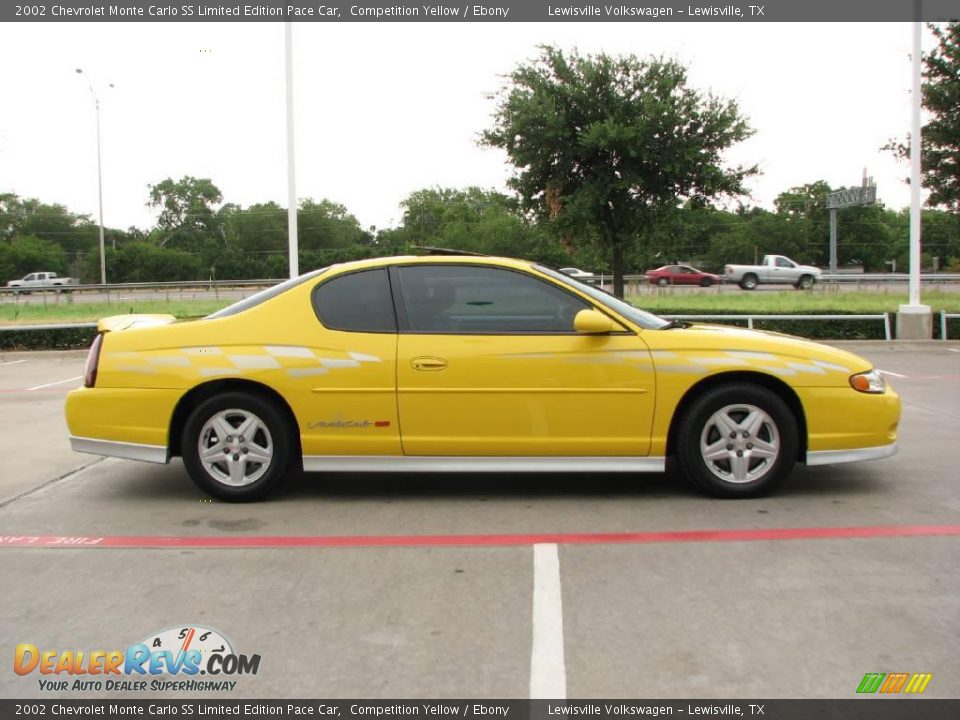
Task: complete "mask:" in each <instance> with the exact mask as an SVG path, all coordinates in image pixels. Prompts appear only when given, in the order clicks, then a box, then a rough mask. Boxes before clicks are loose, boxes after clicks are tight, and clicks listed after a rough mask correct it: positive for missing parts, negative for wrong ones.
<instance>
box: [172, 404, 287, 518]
mask: <svg viewBox="0 0 960 720" xmlns="http://www.w3.org/2000/svg"><path fill="white" fill-rule="evenodd" d="M218 417H219V419H220V420H223V421H225V422H226V423H227V424H228V425H229V426H230V427H231V428H233V429H234V430H236V429H240V428H241V427H242V425H243V423H244V422H245V420H247V419H249V418H251V417H253V418H255V419H256V420H257V423H258V427H257V429H256V430H255V431H254V435H253V436H252V437H243V436H240V435H236V436H233V435H228V436H227V437H228V439H229V440H230V443H229V444H227V445H226V448H225V449H227V450H230V451H231V452H226V453H224V459H223V460H222V461H219V460H218V461H216V462H208V463H205V462H204V461H203V460H202V459H201V457H200V445H201V443H203V444H204V445H206V446H207V447H208V448H209V449H211V450H213V449H215V448H219V447H222V446H224V445H225V443H224V442H223V440H224V438H221V437H220V436H219V434H218V432H217V430H216V428H215V427H213V426H212V422H213V420H214V418H218ZM208 423H211V425H210V426H208ZM294 432H295V428H291V427H290V423H289V422H288V420H287V418H286V417H285V416H284V414H283V413H282V412H281V411H280V410H279V408H278V407H277V406H276V404H275V403H274V402H272V401H270V400H268V399H266V398H264V397H261V396H258V395H254V394H250V393H245V392H226V393H223V394H221V395H215V396H214V397H212V398H209V399H208V400H205V401H204V402H202V403H201V404H200V405H199V406H197V408H196V409H195V410H194V411H193V412H192V413H190V417H189V418H188V419H187V422H186V424H185V425H184V427H183V436H182V440H181V444H180V448H181V452H182V454H183V464H184V467H186V469H187V472H188V473H190V477H191V479H192V480H193V482H194V483H196V485H197V487H199V488H200V489H201V490H203V491H204V492H206V493H208V494H210V495H212V496H213V497H215V498H218V499H220V500H226V501H227V502H251V501H254V500H260V499H262V498H263V497H265V496H266V495H267V494H269V493H270V492H272V491H273V490H275V489H276V488H277V487H278V486H279V485H280V484H281V483H282V482H283V481H284V480H285V479H286V477H287V476H288V475H289V474H291V465H292V460H293V453H292V448H293V447H295V445H294V443H293V442H292V437H293V433H294ZM249 453H252V454H254V455H257V454H258V453H259V454H262V455H263V456H264V457H269V461H268V462H263V463H255V462H249V461H247V460H246V456H247V455H248V454H249ZM217 457H218V458H219V455H218V456H217ZM231 468H234V469H236V472H237V474H238V476H239V477H237V478H236V479H237V481H238V482H237V484H231V482H230V480H229V478H228V476H229V475H230V474H231ZM237 468H239V469H237ZM261 471H262V472H261Z"/></svg>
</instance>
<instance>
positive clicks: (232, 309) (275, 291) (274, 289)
mask: <svg viewBox="0 0 960 720" xmlns="http://www.w3.org/2000/svg"><path fill="white" fill-rule="evenodd" d="M329 269H330V266H327V267H324V268H320V269H319V270H314V271H313V272H308V273H304V274H303V275H298V276H297V277H295V278H290V279H289V280H285V281H284V282H282V283H279V284H277V285H271V286H270V287H268V288H266V289H264V290H261V291H260V292H258V293H255V294H253V295H251V296H250V297H248V298H244V299H243V300H240V301H239V302H235V303H234V304H233V305H228V306H227V307H225V308H223V310H217V312H215V313H213V314H212V315H207V317H206V318H204V319H205V320H216V319H217V318H223V317H228V316H230V315H236V314H237V313H241V312H243V311H244V310H249V309H250V308H252V307H256V306H257V305H259V304H260V303H264V302H266V301H267V300H269V299H270V298H274V297H276V296H277V295H279V294H280V293H283V292H286V291H287V290H289V289H290V288H293V287H296V286H297V285H299V284H300V283H305V282H306V281H307V280H312V279H313V278H315V277H317V276H319V275H321V274H323V273H325V272H326V271H327V270H329Z"/></svg>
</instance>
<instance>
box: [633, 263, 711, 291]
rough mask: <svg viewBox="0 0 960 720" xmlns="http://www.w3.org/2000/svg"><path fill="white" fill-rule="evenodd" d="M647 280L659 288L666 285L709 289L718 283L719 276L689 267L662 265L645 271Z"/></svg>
mask: <svg viewBox="0 0 960 720" xmlns="http://www.w3.org/2000/svg"><path fill="white" fill-rule="evenodd" d="M646 275H647V280H648V281H649V282H650V283H651V284H652V283H656V284H657V285H659V286H660V287H666V286H667V285H699V286H700V287H710V286H711V285H714V284H716V283H719V282H720V276H719V275H714V274H713V273H705V272H703V271H702V270H697V269H696V268H692V267H690V266H689V265H664V266H663V267H659V268H657V269H656V270H647V273H646Z"/></svg>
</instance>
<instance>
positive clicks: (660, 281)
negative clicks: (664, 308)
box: [657, 277, 670, 287]
mask: <svg viewBox="0 0 960 720" xmlns="http://www.w3.org/2000/svg"><path fill="white" fill-rule="evenodd" d="M669 284H670V281H669V280H668V279H667V278H665V277H662V278H658V279H657V285H659V286H660V287H666V286H667V285H669Z"/></svg>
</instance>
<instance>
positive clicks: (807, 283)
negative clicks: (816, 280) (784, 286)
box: [797, 275, 813, 290]
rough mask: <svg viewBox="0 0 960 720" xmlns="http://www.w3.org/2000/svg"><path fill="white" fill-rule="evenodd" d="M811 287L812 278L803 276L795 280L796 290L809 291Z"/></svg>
mask: <svg viewBox="0 0 960 720" xmlns="http://www.w3.org/2000/svg"><path fill="white" fill-rule="evenodd" d="M812 287H813V276H812V275H804V276H802V277H801V278H800V279H799V280H797V290H809V289H810V288H812Z"/></svg>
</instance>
